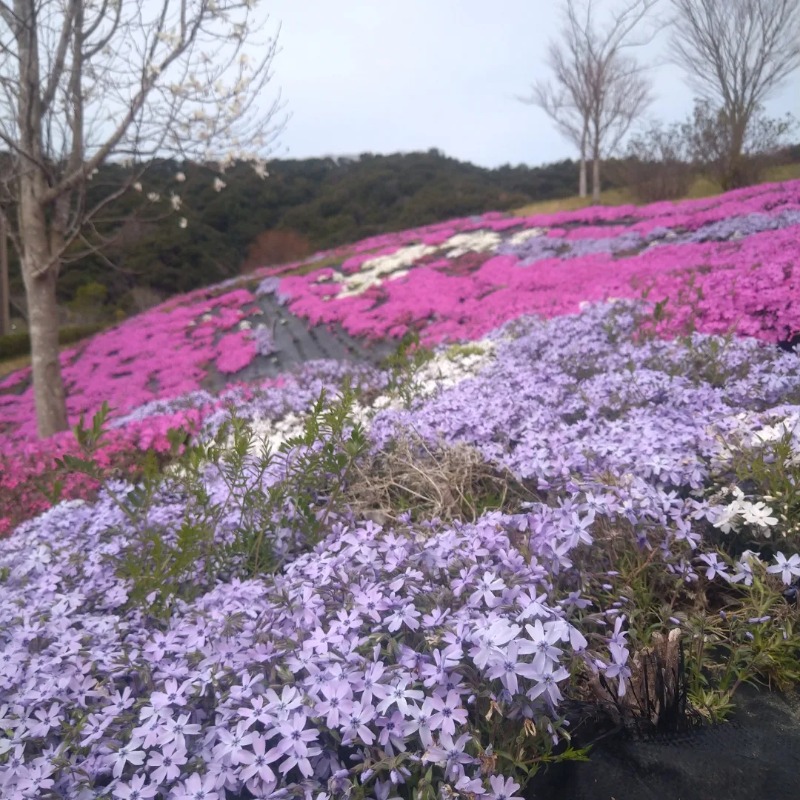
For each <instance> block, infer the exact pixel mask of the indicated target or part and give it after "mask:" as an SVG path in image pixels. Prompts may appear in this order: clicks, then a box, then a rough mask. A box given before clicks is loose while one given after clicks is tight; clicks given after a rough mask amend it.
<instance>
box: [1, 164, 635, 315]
mask: <svg viewBox="0 0 800 800" xmlns="http://www.w3.org/2000/svg"><path fill="white" fill-rule="evenodd" d="M133 169H137V168H136V167H130V168H125V167H123V166H121V165H119V164H116V163H112V164H107V165H105V166H103V167H101V168H100V170H99V171H98V173H97V174H96V175H95V176H94V177H93V179H92V180H91V182H90V183H89V186H88V197H87V202H88V203H91V202H92V199H93V195H96V196H97V197H104V196H107V195H108V194H109V192H110V191H113V188H114V186H115V185H123V184H124V183H125V182H126V181H129V180H130V171H131V170H133ZM576 169H577V165H576V163H575V162H572V161H561V162H558V163H555V164H549V165H546V166H541V167H527V166H511V165H506V166H503V167H500V168H497V169H485V168H483V167H478V166H475V165H473V164H469V163H465V162H462V161H458V160H456V159H453V158H448V157H447V156H445V155H443V154H442V153H441V152H439V151H438V150H430V151H428V152H425V153H407V154H395V155H372V154H363V155H360V156H357V157H352V158H314V159H304V160H284V161H272V162H270V164H269V177H267V178H266V179H262V178H260V177H258V175H256V174H255V173H254V171H253V170H252V169H251V168H250V166H249V165H247V164H235V165H234V166H232V167H231V168H229V169H228V170H227V171H226V172H225V174H224V175H223V179H224V184H225V186H224V188H222V187H221V186H220V183H219V179H218V177H217V172H216V171H213V170H212V169H210V168H205V167H203V166H198V165H196V164H191V163H178V162H175V161H159V162H154V163H152V164H150V165H149V166H148V169H147V171H146V173H145V174H146V185H145V187H144V188H143V189H142V191H141V193H137V192H135V191H133V192H129V193H128V194H126V195H123V196H122V197H121V198H120V199H118V200H117V201H115V202H114V203H112V204H111V205H110V206H109V207H108V209H106V211H105V213H104V215H103V217H102V219H100V218H98V219H96V220H95V221H94V224H93V227H92V229H91V231H90V232H89V233H87V239H88V240H89V241H92V240H93V241H95V242H96V243H97V244H98V245H99V244H102V245H103V246H102V248H100V247H98V248H97V252H95V253H90V254H88V255H86V254H85V252H86V249H87V248H86V246H85V244H86V243H85V242H84V243H83V244H84V246H83V247H82V248H81V253H80V257H76V258H75V259H74V260H71V259H70V258H69V254H67V257H66V258H65V263H64V266H63V267H62V272H61V276H60V279H59V283H58V299H59V302H60V304H61V305H62V306H64V307H66V308H71V309H72V310H73V311H74V312H75V315H74V316H75V320H74V321H79V322H88V321H92V320H93V319H96V318H97V317H98V316H103V315H104V314H105V315H108V314H113V313H115V312H116V313H117V314H118V315H120V316H121V315H122V314H128V313H133V312H136V311H140V310H142V309H143V308H145V307H147V306H149V305H152V304H153V302H155V301H156V300H157V299H160V298H165V297H167V296H169V295H173V294H176V293H179V292H185V291H189V290H191V289H194V288H197V287H200V286H206V285H208V284H210V283H213V282H215V281H220V280H224V279H225V278H228V277H231V276H233V275H237V274H238V273H239V272H240V271H241V269H242V268H243V267H255V266H258V265H259V262H260V263H270V262H272V263H284V262H286V261H290V260H293V259H295V258H302V257H303V256H305V255H308V254H310V253H313V252H316V251H318V250H324V249H328V248H332V247H336V246H338V245H342V244H346V243H348V242H354V241H357V240H359V239H362V238H364V237H367V236H372V235H375V234H380V233H385V232H389V231H397V230H404V229H407V228H412V227H416V226H419V225H425V224H428V223H432V222H438V221H442V220H446V219H450V218H453V217H461V216H468V215H470V214H481V213H484V212H486V211H497V210H500V211H502V210H507V209H512V208H516V207H519V206H521V205H524V204H526V203H530V202H534V201H538V200H549V199H556V198H562V197H568V196H570V195H572V194H573V192H574V175H575V170H576ZM176 176H178V181H176ZM620 179H621V178H620ZM612 185H613V181H612ZM178 197H179V200H176V199H175V198H178ZM148 198H151V199H150V200H148ZM143 199H144V200H145V202H144V204H143V202H142V201H143ZM173 202H179V203H180V209H179V210H177V211H176V210H175V207H174V205H171V203H173ZM143 205H144V208H143ZM181 218H185V220H186V221H185V223H181V222H180V220H181ZM181 224H185V227H181ZM13 258H14V256H13V254H12V265H11V290H12V291H11V295H12V298H13V299H14V301H15V302H14V306H15V309H14V310H15V311H16V312H17V316H19V315H20V312H21V310H22V309H23V307H24V305H23V298H24V292H23V287H22V281H21V275H20V270H19V265H18V264H17V263H14V262H13Z"/></svg>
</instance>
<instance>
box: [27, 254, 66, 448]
mask: <svg viewBox="0 0 800 800" xmlns="http://www.w3.org/2000/svg"><path fill="white" fill-rule="evenodd" d="M25 284H26V289H27V293H28V317H29V325H30V336H31V361H32V367H33V387H34V400H35V402H36V422H37V430H38V433H39V436H40V437H42V438H43V437H45V436H52V435H53V434H54V433H58V431H63V430H66V429H67V428H68V427H69V425H68V423H67V413H66V407H65V400H64V382H63V379H62V377H61V362H60V360H59V352H58V305H57V303H56V273H55V272H54V271H53V270H48V271H47V272H45V273H44V274H43V275H41V276H38V277H34V278H28V279H26V281H25Z"/></svg>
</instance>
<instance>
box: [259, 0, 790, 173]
mask: <svg viewBox="0 0 800 800" xmlns="http://www.w3.org/2000/svg"><path fill="white" fill-rule="evenodd" d="M613 2H614V0H605V1H604V2H603V3H600V4H599V7H600V8H601V9H602V8H608V7H609V4H612V5H611V7H613ZM662 2H663V0H662ZM560 5H561V4H560V3H559V2H558V0H493V1H492V0H268V2H266V3H264V4H263V6H262V7H263V8H268V9H269V13H270V21H271V23H273V25H277V23H280V24H281V34H280V44H281V52H280V54H279V55H278V57H277V58H276V60H275V63H274V71H275V78H274V86H276V87H280V88H281V91H282V94H283V97H284V99H285V100H286V102H287V109H288V110H289V111H290V112H291V114H292V118H291V120H290V121H289V124H288V126H287V128H286V131H285V133H284V134H283V136H282V138H281V146H280V147H279V148H278V150H277V151H276V152H275V154H274V156H275V157H279V158H307V157H311V156H323V155H357V154H359V153H364V152H370V153H393V152H398V151H401V152H408V151H412V150H428V149H429V148H431V147H436V148H439V149H440V150H442V151H444V152H445V153H446V154H447V155H450V156H454V157H456V158H459V159H462V160H465V161H471V162H473V163H475V164H481V165H483V166H489V167H493V166H499V165H501V164H506V163H510V164H514V165H515V164H530V165H537V164H543V163H547V162H551V161H556V160H559V159H562V158H572V157H574V156H575V152H574V149H573V148H572V147H571V146H570V144H569V142H567V141H565V140H564V139H562V138H561V137H560V136H559V135H558V133H557V132H556V131H555V130H554V129H553V126H552V124H551V123H550V121H549V120H548V118H547V117H546V116H545V115H544V113H543V112H541V111H540V110H539V109H537V108H535V107H534V106H530V105H524V104H523V103H521V102H519V101H518V100H517V97H518V96H520V95H525V94H526V93H529V91H530V84H531V82H532V81H533V80H535V79H536V78H537V76H539V77H540V76H546V74H547V73H546V70H545V67H544V53H545V49H546V47H547V43H548V40H549V39H550V38H551V37H554V36H556V35H557V33H558V29H559V8H560ZM665 44H666V39H665V37H663V36H662V37H661V38H657V39H656V41H655V42H654V43H653V44H651V45H650V46H648V47H647V48H643V49H641V50H639V51H636V52H637V55H638V56H639V57H640V59H641V60H643V61H644V62H646V63H648V62H649V63H654V62H657V61H659V60H663V57H664V50H665V47H664V45H665ZM652 76H653V79H654V83H655V95H656V101H655V102H654V103H653V105H652V107H651V110H650V114H651V115H652V116H657V117H660V118H663V119H666V120H676V119H681V118H683V117H684V116H686V114H687V113H688V112H689V111H690V110H691V106H692V91H691V90H690V89H689V88H688V87H687V86H686V84H685V83H684V81H683V76H682V73H681V72H680V70H679V69H678V68H676V67H674V66H670V65H664V66H660V67H654V68H653V69H652ZM770 111H772V112H773V113H785V112H787V111H793V112H794V113H795V115H797V116H799V117H800V113H799V112H800V76H798V75H797V74H795V76H793V79H792V81H791V82H790V83H787V85H786V87H785V88H784V89H783V90H782V91H781V92H780V93H779V94H778V95H776V97H775V99H774V100H773V102H772V103H771V104H770ZM798 138H800V136H799V137H798Z"/></svg>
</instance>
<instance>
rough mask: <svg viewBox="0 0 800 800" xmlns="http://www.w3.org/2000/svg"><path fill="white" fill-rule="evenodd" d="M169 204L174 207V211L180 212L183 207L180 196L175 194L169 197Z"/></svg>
mask: <svg viewBox="0 0 800 800" xmlns="http://www.w3.org/2000/svg"><path fill="white" fill-rule="evenodd" d="M169 202H170V205H171V206H172V209H173V211H179V210H180V207H181V203H182V201H181V198H180V195H177V194H175V193H174V192H173V193H172V194H171V195H170V196H169Z"/></svg>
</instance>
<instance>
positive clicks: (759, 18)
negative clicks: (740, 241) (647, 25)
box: [671, 0, 800, 188]
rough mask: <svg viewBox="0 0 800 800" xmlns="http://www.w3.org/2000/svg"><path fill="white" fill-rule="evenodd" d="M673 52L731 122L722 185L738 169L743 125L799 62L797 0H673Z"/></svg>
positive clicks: (733, 182) (732, 178)
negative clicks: (724, 175)
mask: <svg viewBox="0 0 800 800" xmlns="http://www.w3.org/2000/svg"><path fill="white" fill-rule="evenodd" d="M671 3H672V7H673V11H674V16H673V20H672V25H673V34H672V41H671V49H672V56H673V58H674V60H675V61H676V62H677V63H678V64H679V65H681V66H682V67H683V68H684V69H685V70H686V72H687V74H688V78H689V81H690V83H691V84H692V85H693V86H694V87H695V88H696V89H697V90H698V91H699V92H700V94H701V96H702V97H703V98H705V99H707V100H710V101H712V102H713V103H714V104H715V105H717V106H719V107H720V109H721V111H722V113H723V115H724V117H725V119H726V120H727V124H728V125H729V126H730V149H729V152H728V155H727V162H728V164H727V169H726V177H725V179H724V183H723V185H724V187H725V188H731V187H732V186H735V185H736V184H737V183H738V179H737V173H738V172H739V165H740V162H741V159H742V148H743V146H744V143H745V141H746V138H747V129H748V126H749V125H750V124H751V121H752V119H753V116H754V114H756V113H757V110H758V108H759V107H760V106H761V105H762V104H763V103H764V101H765V100H766V99H767V98H768V97H769V95H770V94H772V93H773V92H774V91H775V89H776V88H778V87H779V86H780V84H781V83H782V81H783V80H784V79H785V78H787V77H788V76H789V75H790V74H791V73H792V72H793V71H794V70H795V69H797V68H798V66H800V3H798V0H671Z"/></svg>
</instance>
